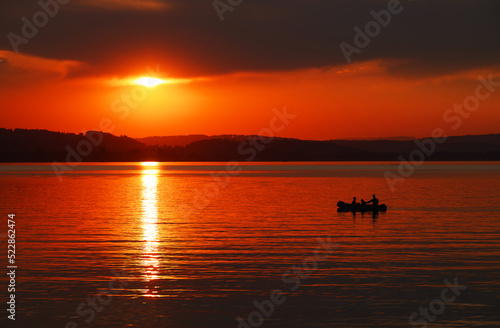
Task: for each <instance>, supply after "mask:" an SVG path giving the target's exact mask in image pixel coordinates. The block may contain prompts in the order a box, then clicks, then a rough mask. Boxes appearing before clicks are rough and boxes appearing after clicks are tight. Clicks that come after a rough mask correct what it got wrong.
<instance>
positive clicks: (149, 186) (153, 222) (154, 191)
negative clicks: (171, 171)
mask: <svg viewBox="0 0 500 328" xmlns="http://www.w3.org/2000/svg"><path fill="white" fill-rule="evenodd" d="M158 173H159V170H149V169H148V170H143V171H142V212H143V214H142V231H143V242H144V247H143V249H144V253H143V266H144V268H145V273H144V279H145V280H146V281H153V280H156V279H158V273H159V267H160V260H159V234H158ZM156 294H157V291H156V290H154V289H151V288H150V289H148V290H147V291H146V296H156Z"/></svg>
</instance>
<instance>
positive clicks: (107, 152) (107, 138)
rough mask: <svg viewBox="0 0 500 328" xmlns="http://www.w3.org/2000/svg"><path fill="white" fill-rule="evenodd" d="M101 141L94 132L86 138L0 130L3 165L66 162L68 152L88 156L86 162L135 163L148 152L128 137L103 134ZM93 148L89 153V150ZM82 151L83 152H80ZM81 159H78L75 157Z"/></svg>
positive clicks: (34, 131) (69, 134) (143, 146)
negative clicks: (11, 163) (123, 161)
mask: <svg viewBox="0 0 500 328" xmlns="http://www.w3.org/2000/svg"><path fill="white" fill-rule="evenodd" d="M100 135H101V136H102V141H101V142H99V143H97V141H99V139H100V137H99V135H98V134H97V133H95V131H89V132H87V133H86V134H83V133H80V134H75V133H64V132H53V131H47V130H27V129H14V130H11V129H2V128H0V161H1V162H52V161H58V162H64V161H66V157H67V156H68V149H72V150H74V151H75V153H76V154H77V155H78V156H79V153H83V154H87V153H88V152H89V151H90V153H89V154H88V155H86V156H81V157H82V160H83V161H105V160H109V161H114V160H117V161H122V160H125V161H134V160H140V156H138V155H142V153H143V152H145V150H146V145H144V144H143V143H140V142H138V141H137V140H135V139H132V138H128V137H126V136H121V137H117V136H114V135H112V134H109V133H102V134H100ZM88 145H90V149H89V147H88ZM79 150H80V151H79ZM75 158H76V159H78V157H75Z"/></svg>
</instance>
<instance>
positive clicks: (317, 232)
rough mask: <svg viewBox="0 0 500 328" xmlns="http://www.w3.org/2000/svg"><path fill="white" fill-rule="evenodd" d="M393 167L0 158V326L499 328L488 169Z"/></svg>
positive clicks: (494, 172) (493, 174)
mask: <svg viewBox="0 0 500 328" xmlns="http://www.w3.org/2000/svg"><path fill="white" fill-rule="evenodd" d="M397 165H398V163H396V162H339V163H295V162H294V163H240V164H229V165H227V164H226V163H85V164H80V165H77V166H75V167H73V168H72V170H69V171H67V172H64V173H63V174H60V175H59V177H58V176H56V174H55V173H54V170H53V168H52V166H51V165H50V164H43V163H41V164H30V163H20V164H3V165H0V209H1V211H0V213H1V215H2V217H3V219H2V221H1V222H3V223H2V224H3V227H2V228H1V230H0V233H2V235H1V236H0V237H1V244H2V245H3V246H2V247H1V248H2V249H3V251H2V252H4V254H5V256H4V270H5V272H8V269H5V267H6V266H7V265H9V264H8V263H7V257H6V255H7V236H6V233H7V230H8V228H7V223H8V214H15V224H16V225H15V230H16V238H15V240H16V243H15V246H16V253H15V256H16V258H15V259H16V262H15V265H16V266H17V268H16V269H15V271H16V287H15V288H16V291H15V300H16V321H15V322H13V321H12V320H9V319H8V318H7V315H8V314H9V313H8V312H7V311H6V310H5V309H7V305H6V303H5V302H3V304H4V305H3V306H4V307H5V309H2V312H3V315H2V317H1V318H0V326H1V327H50V328H55V327H61V328H64V327H66V328H70V327H71V328H74V327H145V328H146V327H169V328H177V327H179V328H180V327H186V328H187V327H210V328H225V327H235V328H238V327H288V328H289V327H413V326H419V327H424V326H425V325H426V323H428V325H429V327H497V326H500V312H499V311H498V305H499V304H500V293H499V292H500V282H499V279H498V278H499V277H500V163H498V162H460V163H452V162H428V163H425V164H424V165H422V166H420V167H418V168H417V170H416V171H415V172H414V173H413V175H411V176H410V177H408V178H406V180H405V181H404V182H401V183H398V184H397V185H396V186H395V190H394V191H392V190H391V189H390V188H389V186H388V184H387V181H386V179H385V178H384V173H385V172H386V171H388V170H391V171H392V172H396V171H397ZM374 193H375V194H376V195H377V197H378V198H379V200H380V202H381V203H384V204H387V206H388V210H387V212H379V213H372V212H366V213H359V212H358V213H352V212H348V213H338V212H337V206H336V203H337V201H339V200H343V201H346V202H350V201H351V200H352V197H353V196H356V197H357V198H358V201H359V200H360V199H361V198H363V199H365V200H369V199H370V198H371V195H372V194H374ZM1 276H2V278H1V280H0V283H1V289H2V290H3V292H2V293H3V294H2V295H3V299H4V300H8V297H9V296H8V294H10V293H7V286H8V285H9V277H8V276H6V274H5V273H3V274H2V275H1ZM450 286H451V287H450ZM412 315H413V317H412V319H411V320H410V317H411V316H412ZM410 321H411V322H410Z"/></svg>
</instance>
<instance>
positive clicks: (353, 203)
mask: <svg viewBox="0 0 500 328" xmlns="http://www.w3.org/2000/svg"><path fill="white" fill-rule="evenodd" d="M351 205H352V206H356V205H358V203H356V197H353V198H352V203H351Z"/></svg>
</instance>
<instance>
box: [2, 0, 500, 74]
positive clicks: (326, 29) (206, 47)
mask: <svg viewBox="0 0 500 328" xmlns="http://www.w3.org/2000/svg"><path fill="white" fill-rule="evenodd" d="M212 1H213V0H189V1H186V0H182V1H181V0H171V1H165V2H166V3H167V4H168V6H166V9H164V10H139V9H137V10H136V9H135V8H130V10H122V9H123V8H120V10H119V9H117V10H110V8H109V6H108V7H107V8H106V9H105V10H104V9H102V10H100V9H99V8H98V7H97V8H96V7H92V10H90V9H87V10H85V6H84V5H85V2H84V1H78V0H73V2H70V3H69V4H67V5H64V6H62V7H61V10H60V12H59V13H58V14H57V15H56V16H55V17H54V18H51V19H50V21H49V23H48V24H47V26H45V27H44V28H41V29H40V31H39V33H38V35H37V36H36V37H34V38H33V39H32V40H30V41H29V43H28V44H26V45H24V44H22V45H20V47H19V48H20V50H21V52H24V53H27V54H32V55H37V56H42V57H47V58H57V59H70V60H77V61H82V62H87V63H89V64H90V65H89V66H88V67H90V68H91V70H92V71H89V72H87V73H92V74H117V73H121V74H123V73H134V72H138V71H144V69H145V67H146V66H147V65H153V66H155V65H157V64H160V65H161V66H162V67H166V68H167V69H166V70H168V72H169V73H170V74H172V75H176V76H199V75H210V74H224V73H229V72H235V71H279V70H293V69H302V68H311V67H333V66H338V65H343V64H346V61H345V58H344V55H343V54H342V52H341V50H340V48H339V44H340V43H341V42H348V43H351V44H352V43H353V38H354V34H355V32H354V30H353V28H354V27H355V26H359V27H360V28H364V26H365V24H366V23H367V22H369V21H370V20H372V19H373V18H372V17H371V15H370V11H372V10H375V11H379V10H382V9H385V8H386V7H387V2H386V1H380V0H377V1H373V0H372V1H368V0H332V1H325V0H286V1H284V0H244V1H243V2H242V3H241V5H239V6H237V7H236V8H235V9H234V10H233V11H232V12H226V13H225V20H224V22H221V21H220V20H219V17H218V15H217V13H216V11H215V9H214V8H213V5H212ZM221 1H227V0H221ZM113 2H114V3H116V2H117V1H113ZM155 2H158V1H155ZM127 3H130V1H127ZM401 4H402V6H403V8H404V9H403V11H402V12H401V13H400V14H398V15H394V16H393V17H392V21H391V23H390V24H389V25H388V26H387V27H385V28H383V29H382V31H381V32H380V34H379V35H378V36H377V37H375V38H373V40H372V41H371V43H370V44H369V45H368V46H367V47H366V48H364V49H362V50H361V53H360V54H354V55H353V56H352V59H353V61H364V60H372V59H389V60H392V59H394V60H395V61H394V62H397V63H398V64H397V65H394V66H393V67H390V68H389V71H390V72H392V73H393V74H402V75H440V74H447V73H452V72H457V71H463V70H468V69H473V68H480V67H487V66H489V67H491V66H497V65H498V64H499V61H500V56H499V55H500V43H499V42H498V35H500V20H499V19H498V13H499V12H500V2H498V1H497V0H480V1H463V0H433V1H424V0H420V1H419V0H413V1H411V2H410V1H408V0H406V1H401ZM4 6H6V8H7V9H6V10H2V12H1V13H0V21H3V26H2V29H3V34H4V35H7V33H8V32H15V33H18V34H19V33H20V29H21V26H22V23H21V17H22V16H27V17H31V16H32V15H33V14H34V13H35V12H36V10H38V9H39V7H38V5H37V3H36V1H15V0H6V1H4ZM1 40H2V41H1V43H0V49H4V50H7V49H11V46H10V44H9V42H8V39H7V37H2V39H1ZM402 63H404V64H402ZM124 68H126V70H128V72H125V71H124Z"/></svg>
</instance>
